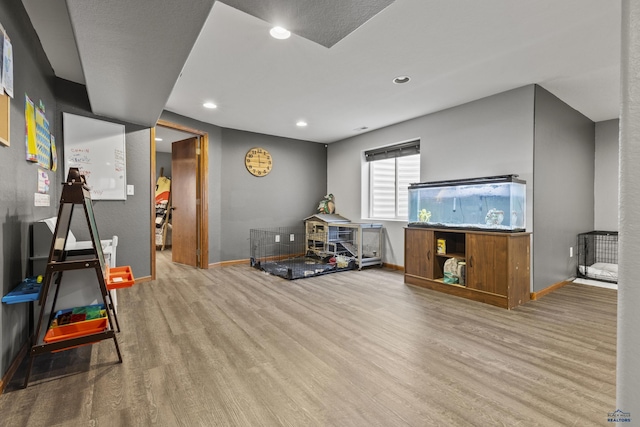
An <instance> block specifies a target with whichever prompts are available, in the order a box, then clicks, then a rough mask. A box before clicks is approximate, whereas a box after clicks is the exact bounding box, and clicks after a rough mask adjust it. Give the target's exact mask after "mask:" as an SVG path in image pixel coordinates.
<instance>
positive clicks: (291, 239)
mask: <svg viewBox="0 0 640 427" xmlns="http://www.w3.org/2000/svg"><path fill="white" fill-rule="evenodd" d="M294 237H295V234H289V241H290V242H293V241H294Z"/></svg>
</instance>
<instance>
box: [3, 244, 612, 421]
mask: <svg viewBox="0 0 640 427" xmlns="http://www.w3.org/2000/svg"><path fill="white" fill-rule="evenodd" d="M168 254H169V252H168V251H164V252H162V253H158V255H159V257H158V258H159V260H158V280H156V281H153V282H147V283H141V284H138V285H135V286H134V287H132V288H129V289H124V290H121V291H119V296H118V300H119V304H120V306H119V316H118V317H119V320H120V325H121V328H122V332H120V333H119V334H118V341H119V343H120V347H121V350H122V354H123V359H124V362H123V363H122V364H118V363H116V360H117V357H116V354H115V350H114V345H113V341H103V342H101V343H99V344H96V345H92V346H85V347H82V348H78V349H73V350H69V351H65V352H62V353H58V354H55V355H44V356H39V357H38V358H36V363H35V366H34V374H33V376H32V381H31V383H30V385H29V387H28V388H27V389H26V390H23V389H20V388H19V387H20V384H21V383H22V379H23V378H24V377H23V375H24V363H23V366H22V367H21V368H20V369H19V371H18V373H17V374H16V376H15V377H14V379H13V380H12V381H11V383H10V384H9V385H8V388H7V390H6V391H5V393H4V394H3V395H2V396H0V425H2V426H86V425H90V426H109V427H111V426H148V425H151V426H153V425H159V426H189V427H191V426H304V425H309V426H494V425H495V426H538V425H539V426H581V427H583V426H590V425H594V426H595V425H610V424H608V423H607V422H606V417H607V413H608V412H613V411H614V410H615V368H616V354H615V346H616V298H617V294H616V291H615V290H611V289H601V288H596V287H591V286H586V285H578V284H571V285H568V286H565V287H564V288H561V289H560V290H558V291H556V292H554V293H552V294H549V295H547V296H545V297H544V298H542V299H541V300H539V301H532V302H530V303H528V304H526V305H524V306H521V307H519V308H517V309H515V310H513V311H507V310H504V309H500V308H495V307H492V306H489V305H486V304H482V303H477V302H473V301H467V300H464V299H460V298H456V297H453V296H449V295H444V294H441V293H437V292H434V291H430V290H426V289H421V288H415V287H410V286H406V285H404V284H403V277H402V274H400V273H398V272H394V271H389V270H384V269H378V268H371V269H366V270H363V271H350V272H344V273H336V274H330V275H326V276H319V277H314V278H307V279H300V280H296V281H287V280H284V279H281V278H278V277H275V276H270V275H267V274H265V273H262V272H259V271H257V270H255V269H252V268H250V267H249V266H245V265H238V266H231V267H224V268H217V269H210V270H195V269H192V268H190V267H184V266H180V265H173V264H171V263H170V262H164V261H163V258H165V257H166V256H167V255H168Z"/></svg>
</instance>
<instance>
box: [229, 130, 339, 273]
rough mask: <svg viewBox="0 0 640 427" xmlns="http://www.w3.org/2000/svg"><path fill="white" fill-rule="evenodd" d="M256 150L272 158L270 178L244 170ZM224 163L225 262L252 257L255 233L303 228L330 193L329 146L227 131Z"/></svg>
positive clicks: (238, 131)
mask: <svg viewBox="0 0 640 427" xmlns="http://www.w3.org/2000/svg"><path fill="white" fill-rule="evenodd" d="M254 147H262V148H265V149H266V150H267V151H269V153H270V154H271V156H272V158H273V169H272V171H271V172H270V173H269V174H268V175H266V176H263V177H256V176H253V175H251V174H250V173H249V172H248V171H247V169H246V167H245V155H246V153H247V151H249V149H251V148H254ZM222 158H223V159H224V161H223V163H222V168H221V171H222V175H221V181H220V182H221V186H222V189H223V191H222V199H221V206H222V217H221V219H222V224H224V227H223V229H222V232H221V235H220V238H221V241H222V247H221V255H220V256H221V259H222V260H223V261H231V260H240V259H249V258H250V256H251V252H250V249H251V248H250V245H249V231H250V230H251V229H257V228H278V227H294V226H299V227H302V225H303V220H304V219H305V218H306V217H308V216H310V215H313V214H314V213H316V209H317V207H318V202H319V201H320V200H321V199H322V198H323V197H324V196H325V194H326V191H327V149H326V148H325V145H324V144H320V143H316V142H309V141H302V140H296V139H288V138H282V137H278V136H270V135H264V134H259V133H253V132H246V131H241V130H234V129H226V128H223V129H222Z"/></svg>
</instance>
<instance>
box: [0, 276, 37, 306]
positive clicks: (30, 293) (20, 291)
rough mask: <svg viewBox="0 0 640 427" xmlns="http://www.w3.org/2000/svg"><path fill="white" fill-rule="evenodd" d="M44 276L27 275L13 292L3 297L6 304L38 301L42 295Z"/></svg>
mask: <svg viewBox="0 0 640 427" xmlns="http://www.w3.org/2000/svg"><path fill="white" fill-rule="evenodd" d="M41 288H42V276H34V277H27V278H26V279H24V280H23V281H22V283H20V284H19V285H18V286H16V287H15V288H13V290H12V291H11V292H9V293H8V294H6V295H5V296H3V297H2V302H3V303H5V304H17V303H20V302H29V301H36V300H37V299H38V298H39V297H40V289H41Z"/></svg>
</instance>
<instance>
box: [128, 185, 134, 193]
mask: <svg viewBox="0 0 640 427" xmlns="http://www.w3.org/2000/svg"><path fill="white" fill-rule="evenodd" d="M127 196H133V185H127Z"/></svg>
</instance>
